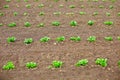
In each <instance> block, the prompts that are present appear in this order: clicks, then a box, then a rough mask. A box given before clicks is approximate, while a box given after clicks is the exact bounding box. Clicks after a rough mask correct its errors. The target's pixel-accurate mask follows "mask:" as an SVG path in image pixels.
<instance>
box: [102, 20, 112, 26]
mask: <svg viewBox="0 0 120 80" xmlns="http://www.w3.org/2000/svg"><path fill="white" fill-rule="evenodd" d="M104 24H105V25H109V26H110V25H113V22H112V21H105V22H104Z"/></svg>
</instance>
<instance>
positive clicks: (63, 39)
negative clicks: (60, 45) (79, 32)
mask: <svg viewBox="0 0 120 80" xmlns="http://www.w3.org/2000/svg"><path fill="white" fill-rule="evenodd" d="M56 41H57V42H62V41H65V37H64V36H60V37H57V38H56Z"/></svg>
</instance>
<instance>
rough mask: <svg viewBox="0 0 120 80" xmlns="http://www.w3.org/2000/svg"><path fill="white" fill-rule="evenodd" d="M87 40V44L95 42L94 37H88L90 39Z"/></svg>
mask: <svg viewBox="0 0 120 80" xmlns="http://www.w3.org/2000/svg"><path fill="white" fill-rule="evenodd" d="M87 40H88V41H89V42H95V41H96V37H95V36H90V37H88V38H87Z"/></svg>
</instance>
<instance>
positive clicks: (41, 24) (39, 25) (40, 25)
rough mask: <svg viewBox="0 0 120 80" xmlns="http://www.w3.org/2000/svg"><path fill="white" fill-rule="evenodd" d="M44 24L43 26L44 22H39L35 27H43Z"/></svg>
mask: <svg viewBox="0 0 120 80" xmlns="http://www.w3.org/2000/svg"><path fill="white" fill-rule="evenodd" d="M44 26H45V24H44V23H40V24H38V25H37V27H44Z"/></svg>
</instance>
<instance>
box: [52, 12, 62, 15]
mask: <svg viewBox="0 0 120 80" xmlns="http://www.w3.org/2000/svg"><path fill="white" fill-rule="evenodd" d="M53 14H54V15H60V14H61V12H54V13H53Z"/></svg>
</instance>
